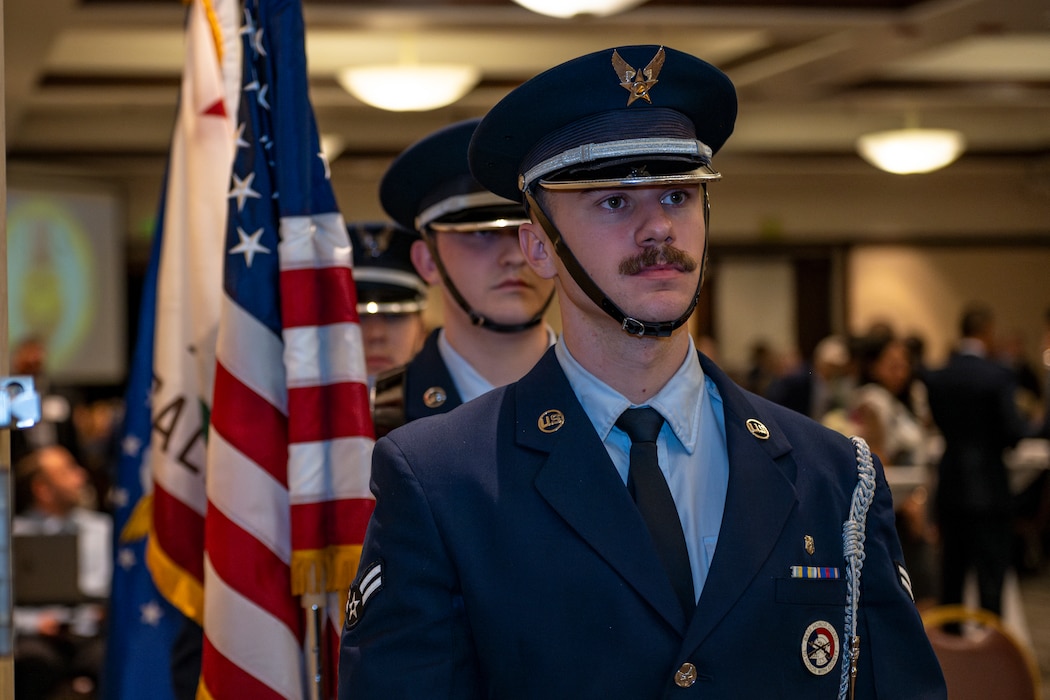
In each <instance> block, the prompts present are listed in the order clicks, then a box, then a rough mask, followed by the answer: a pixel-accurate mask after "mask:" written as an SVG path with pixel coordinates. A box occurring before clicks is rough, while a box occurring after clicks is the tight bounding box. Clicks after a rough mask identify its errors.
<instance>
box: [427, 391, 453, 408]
mask: <svg viewBox="0 0 1050 700" xmlns="http://www.w3.org/2000/svg"><path fill="white" fill-rule="evenodd" d="M446 400H448V393H447V392H446V391H445V390H444V389H442V388H441V387H439V386H432V387H430V388H429V389H427V390H426V391H424V392H423V405H424V406H426V407H427V408H437V407H438V406H440V405H441V404H443V403H445V401H446Z"/></svg>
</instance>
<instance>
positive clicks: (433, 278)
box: [409, 241, 441, 286]
mask: <svg viewBox="0 0 1050 700" xmlns="http://www.w3.org/2000/svg"><path fill="white" fill-rule="evenodd" d="M409 255H410V257H411V258H412V265H414V266H415V268H416V272H418V273H419V276H420V277H422V278H423V280H424V281H425V282H426V283H427V284H429V285H431V286H434V285H437V284H440V283H441V275H440V274H439V273H438V269H437V265H436V264H435V263H434V256H433V255H431V254H430V246H428V245H427V243H426V241H413V242H412V248H411V249H410V251H409Z"/></svg>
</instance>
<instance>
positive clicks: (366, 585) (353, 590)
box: [343, 561, 383, 630]
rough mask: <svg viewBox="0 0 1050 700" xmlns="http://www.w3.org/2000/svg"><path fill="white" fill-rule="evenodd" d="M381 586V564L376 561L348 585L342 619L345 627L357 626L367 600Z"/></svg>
mask: <svg viewBox="0 0 1050 700" xmlns="http://www.w3.org/2000/svg"><path fill="white" fill-rule="evenodd" d="M382 588H383V565H382V563H381V562H378V561H377V562H374V563H373V564H371V565H369V567H368V568H367V569H365V570H364V572H363V573H362V574H361V576H360V577H359V578H358V580H357V581H355V582H354V583H353V584H351V585H350V595H349V596H348V597H347V600H346V620H344V621H343V624H344V625H345V626H346V628H347V629H351V630H352V629H353V628H354V627H357V623H358V622H360V621H361V616H362V615H364V614H365V606H366V605H367V604H368V601H369V600H370V599H371V598H372V596H374V595H375V594H376V593H378V592H379V591H380V590H382Z"/></svg>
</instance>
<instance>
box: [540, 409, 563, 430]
mask: <svg viewBox="0 0 1050 700" xmlns="http://www.w3.org/2000/svg"><path fill="white" fill-rule="evenodd" d="M536 425H537V426H539V429H540V431H541V432H544V433H556V432H558V431H559V430H561V427H562V426H563V425H565V414H564V413H562V412H561V411H559V410H558V409H556V408H552V409H551V410H549V411H544V412H543V413H542V414H541V415H540V417H539V420H537V421H536Z"/></svg>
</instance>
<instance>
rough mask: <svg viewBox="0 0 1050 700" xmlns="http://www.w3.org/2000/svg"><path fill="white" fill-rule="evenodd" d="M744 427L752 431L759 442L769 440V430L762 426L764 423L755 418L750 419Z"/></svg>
mask: <svg viewBox="0 0 1050 700" xmlns="http://www.w3.org/2000/svg"><path fill="white" fill-rule="evenodd" d="M744 425H746V426H747V429H748V431H750V433H751V434H752V435H754V436H755V437H757V438H758V439H759V440H768V439H769V429H768V428H766V426H764V425H762V421H760V420H757V419H755V418H748V419H747V423H745V424H744Z"/></svg>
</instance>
